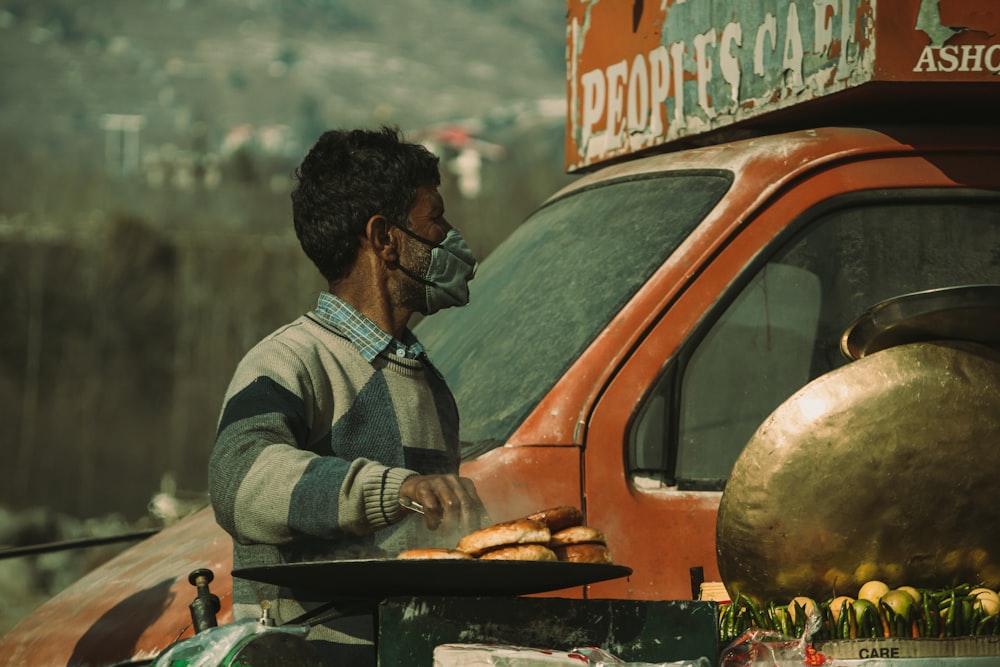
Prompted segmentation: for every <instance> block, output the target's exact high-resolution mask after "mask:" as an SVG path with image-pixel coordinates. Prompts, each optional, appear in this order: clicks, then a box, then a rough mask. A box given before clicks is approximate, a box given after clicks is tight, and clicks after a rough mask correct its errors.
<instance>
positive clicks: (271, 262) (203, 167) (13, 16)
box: [0, 0, 569, 632]
mask: <svg viewBox="0 0 1000 667" xmlns="http://www.w3.org/2000/svg"><path fill="white" fill-rule="evenodd" d="M564 44H565V3H564V2H563V1H562V0H381V1H379V2H371V0H143V2H135V1H133V0H99V1H97V2H87V3H81V2H78V1H77V0H4V2H3V3H0V64H2V69H0V151H2V154H3V156H4V158H3V161H2V167H0V168H2V170H3V173H2V178H0V294H2V295H3V307H2V308H0V419H2V421H3V424H4V428H3V431H2V433H0V451H2V454H3V457H4V460H5V461H6V463H5V465H4V466H2V472H0V548H2V547H5V546H6V547H9V546H17V545H19V544H32V543H38V542H44V541H47V540H59V539H66V538H68V537H78V536H80V535H83V534H93V533H95V532H101V531H104V532H109V533H115V532H122V531H124V530H127V529H129V528H130V527H134V526H136V525H139V524H141V523H142V522H143V521H149V520H150V517H151V515H154V517H153V518H155V519H156V520H160V521H168V520H170V518H171V515H172V513H176V512H178V511H180V510H179V509H178V508H180V507H183V500H184V498H185V497H190V498H191V499H192V500H191V502H199V501H203V499H204V489H205V486H206V473H205V466H206V460H207V456H208V452H209V450H210V448H211V446H212V440H213V436H214V430H215V421H216V419H217V416H218V410H219V407H220V402H221V398H222V395H223V392H224V390H225V387H226V384H227V383H228V381H229V377H230V374H231V373H232V371H233V368H234V367H235V364H236V362H237V361H238V360H239V358H240V357H241V356H242V355H243V353H244V352H245V351H246V350H247V349H248V348H249V347H250V346H251V345H252V344H254V343H255V342H256V341H257V340H258V339H259V338H260V337H262V336H263V335H265V334H267V333H269V332H270V331H272V330H273V329H275V328H276V327H277V326H279V325H280V324H282V323H284V322H286V321H288V320H290V319H291V318H293V317H295V316H297V315H298V314H300V313H301V312H303V311H305V310H307V309H309V308H310V307H311V306H312V305H313V304H314V302H315V296H316V293H317V291H318V290H319V289H321V288H322V287H323V283H322V281H321V280H320V276H319V275H318V273H317V272H316V270H315V269H314V268H313V267H312V266H311V265H310V264H309V263H308V261H307V260H305V258H304V256H302V253H301V250H300V249H299V247H298V243H297V241H296V239H295V237H294V234H293V232H292V229H291V222H290V212H289V210H290V205H289V199H288V194H289V192H290V174H291V172H292V170H293V169H294V167H295V165H296V164H297V163H298V161H299V160H300V159H301V157H302V156H303V155H304V153H305V151H306V150H308V148H309V146H310V145H311V144H312V142H313V141H314V140H315V138H316V137H318V135H319V134H320V133H321V132H322V131H323V130H324V129H327V128H330V127H355V126H365V127H375V126H378V125H381V124H389V125H397V126H399V127H400V128H401V129H402V130H403V131H404V132H406V133H407V135H408V136H409V137H411V138H412V139H413V140H418V141H422V142H425V143H426V144H428V146H429V147H430V148H431V149H432V150H434V151H435V152H436V153H438V154H439V155H440V156H441V157H442V171H443V176H444V179H445V180H444V183H443V186H442V191H443V194H444V196H445V198H446V201H447V206H448V210H449V218H450V219H451V220H452V222H453V223H454V224H456V225H457V226H459V227H460V228H461V229H462V230H463V232H464V234H465V235H466V237H467V238H468V239H469V242H470V245H471V246H472V247H473V249H474V250H475V251H476V252H477V253H478V254H479V256H480V257H485V256H486V255H488V254H489V252H490V251H491V250H492V248H493V247H495V245H496V244H497V243H498V242H499V241H501V240H502V239H503V238H505V237H506V236H507V234H508V233H509V232H510V231H511V230H512V229H513V228H514V227H515V226H516V225H517V224H519V223H520V222H521V220H523V218H524V217H525V216H526V215H527V214H528V213H529V212H530V211H531V210H532V209H533V208H534V207H536V206H537V205H538V204H539V203H540V202H541V201H542V200H543V199H544V198H545V197H546V196H547V195H549V194H551V193H552V192H554V191H555V190H556V189H558V188H559V187H561V186H562V185H564V184H565V183H567V182H568V180H569V177H568V176H566V175H565V174H564V173H563V169H562V151H563V132H564V129H563V128H564V118H565V104H564V86H565V49H564ZM185 494H187V496H185ZM154 496H155V497H157V498H159V499H161V500H162V499H163V498H166V499H168V500H170V499H173V500H177V501H178V502H176V503H174V505H170V504H169V503H168V504H167V505H163V504H162V503H160V504H157V503H154V502H152V501H153V499H154ZM95 517H99V518H102V519H101V520H99V521H97V523H96V524H95V523H94V522H95ZM88 522H89V523H88ZM52 558H55V556H52V557H50V560H49V561H48V562H50V565H49V566H47V568H43V569H45V571H46V572H47V574H44V575H39V574H37V572H36V573H35V574H33V575H31V576H33V577H35V578H36V579H37V578H38V577H39V576H43V577H45V578H46V582H47V583H46V586H47V588H46V589H45V590H46V591H47V592H53V590H54V589H58V588H59V586H60V585H62V584H63V583H68V582H65V581H63V582H60V581H59V580H58V579H59V578H58V577H56V576H55V574H53V573H55V572H61V571H66V570H67V568H66V567H65V563H61V562H60V561H58V560H52ZM14 560H18V559H14ZM25 560H27V559H20V560H19V561H18V562H21V561H25ZM7 562H8V563H10V562H13V560H11V561H7ZM33 562H34V561H33ZM38 562H42V561H38ZM2 563H3V561H0V564H2ZM22 564H23V563H22ZM36 564H37V563H36ZM18 567H21V565H18ZM25 567H27V566H26V565H25ZM67 576H72V575H71V574H70V575H67ZM27 578H28V579H30V577H27ZM24 585H25V586H27V585H28V584H24ZM25 595H27V593H25ZM4 597H5V601H7V602H8V603H9V602H10V601H11V600H12V599H14V597H16V596H13V597H12V596H11V595H6V596H4ZM4 628H5V626H4V624H3V619H2V618H0V632H2V631H3V630H4Z"/></svg>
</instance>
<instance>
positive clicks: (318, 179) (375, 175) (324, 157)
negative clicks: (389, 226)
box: [292, 127, 441, 282]
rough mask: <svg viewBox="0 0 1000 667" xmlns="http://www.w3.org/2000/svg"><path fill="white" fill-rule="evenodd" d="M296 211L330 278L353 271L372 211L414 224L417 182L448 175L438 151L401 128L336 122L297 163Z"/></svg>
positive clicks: (309, 249) (300, 229)
mask: <svg viewBox="0 0 1000 667" xmlns="http://www.w3.org/2000/svg"><path fill="white" fill-rule="evenodd" d="M295 178H296V181H297V182H296V185H295V189H294V190H293V191H292V219H293V221H294V223H295V235H296V236H298V238H299V243H301V244H302V249H303V250H304V251H305V253H306V255H307V256H308V257H309V259H311V260H312V262H313V264H315V265H316V268H318V269H319V271H320V273H322V274H323V277H324V278H326V279H327V280H328V281H330V282H334V281H337V280H340V279H341V278H343V277H344V276H346V275H347V274H348V272H349V271H350V269H351V267H352V266H353V265H354V260H355V259H356V258H357V255H358V248H359V247H360V243H361V238H362V237H363V236H364V235H365V226H366V225H367V223H368V220H369V219H370V218H371V217H372V216H373V215H378V214H381V215H384V216H385V217H386V218H387V219H388V220H390V221H391V222H395V223H398V224H402V225H407V226H408V225H409V222H408V220H407V213H408V212H409V210H410V208H411V207H412V206H413V202H414V199H415V196H416V189H417V188H418V187H421V186H433V187H437V186H438V185H439V184H440V182H441V173H440V171H439V169H438V158H437V157H436V156H435V155H434V154H433V153H431V152H430V151H428V150H427V149H426V148H424V147H423V146H421V145H419V144H411V143H406V142H405V141H404V140H403V137H402V134H401V132H400V131H399V129H398V128H389V127H382V128H380V129H379V130H330V131H328V132H325V133H324V134H323V135H322V136H321V137H320V138H319V139H318V140H317V141H316V143H315V144H314V145H313V147H312V148H311V149H310V150H309V153H308V154H307V155H306V157H305V159H304V160H303V161H302V164H301V165H299V167H298V168H297V169H296V170H295Z"/></svg>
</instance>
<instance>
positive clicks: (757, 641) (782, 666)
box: [719, 614, 829, 667]
mask: <svg viewBox="0 0 1000 667" xmlns="http://www.w3.org/2000/svg"><path fill="white" fill-rule="evenodd" d="M822 624H823V618H822V617H821V616H820V615H819V614H810V615H809V618H808V619H807V620H806V627H805V630H804V631H803V632H802V636H801V637H789V636H787V635H783V634H780V633H777V632H773V631H771V630H760V629H757V628H750V629H749V630H747V631H746V632H744V633H743V634H742V635H740V636H739V637H737V638H736V639H734V640H733V641H732V642H731V643H730V644H729V646H727V647H726V648H725V649H723V651H722V655H721V657H720V658H719V667H737V666H739V665H774V666H776V667H786V666H788V667H791V666H792V665H795V667H799V666H800V665H825V664H827V663H828V662H829V660H828V659H827V657H826V656H824V655H823V654H822V653H820V652H819V651H817V650H816V649H815V648H813V646H812V644H811V643H810V640H811V639H812V636H813V635H814V634H816V632H817V631H818V630H819V629H820V627H821V626H822Z"/></svg>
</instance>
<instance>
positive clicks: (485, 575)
mask: <svg viewBox="0 0 1000 667" xmlns="http://www.w3.org/2000/svg"><path fill="white" fill-rule="evenodd" d="M631 574H632V569H631V568H628V567H625V566H623V565H609V564H598V563H570V562H564V561H503V560H438V559H426V560H422V559H412V560H410V559H394V558H389V559H358V560H332V561H316V562H310V563H289V564H283V565H270V566H262V567H248V568H242V569H238V570H233V576H234V577H240V578H241V579H250V580H252V581H259V582H263V583H267V584H276V585H278V586H286V587H288V588H294V589H297V590H303V591H309V592H310V593H313V594H320V595H326V596H329V597H350V598H371V599H382V598H387V597H395V596H411V595H412V596H417V595H442V596H487V595H528V594H531V593H545V592H549V591H557V590H561V589H564V588H572V587H574V586H582V585H584V584H592V583H596V582H598V581H606V580H608V579H617V578H619V577H627V576H629V575H631Z"/></svg>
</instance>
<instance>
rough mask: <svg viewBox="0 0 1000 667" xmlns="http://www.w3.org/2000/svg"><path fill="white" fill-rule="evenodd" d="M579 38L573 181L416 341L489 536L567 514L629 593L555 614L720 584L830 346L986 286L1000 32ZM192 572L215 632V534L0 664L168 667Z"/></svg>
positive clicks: (43, 630) (764, 19) (724, 19)
mask: <svg viewBox="0 0 1000 667" xmlns="http://www.w3.org/2000/svg"><path fill="white" fill-rule="evenodd" d="M727 4H729V5H732V7H727V6H726V5H727ZM666 5H669V6H666ZM567 41H568V50H567V60H568V62H567V65H568V77H567V87H568V89H567V99H568V102H569V106H568V123H567V134H566V146H567V154H566V168H567V170H568V171H571V172H574V173H579V174H580V178H579V179H577V180H576V181H575V182H574V183H573V184H571V185H570V186H568V187H567V188H565V189H564V190H562V191H561V192H558V193H556V194H554V195H553V196H552V197H551V198H550V199H549V200H548V201H546V202H545V203H544V204H543V205H542V206H541V207H539V209H538V210H537V211H536V212H535V213H533V214H532V215H531V216H530V217H529V218H528V220H526V221H525V222H524V224H523V225H522V226H521V227H520V228H519V229H518V230H517V231H515V232H514V233H513V234H512V235H511V237H510V238H509V239H508V240H507V241H506V242H505V243H503V244H502V245H501V246H500V247H499V248H498V249H497V250H496V251H494V252H493V253H492V254H491V255H490V257H489V258H487V259H486V261H484V262H483V265H482V267H481V269H480V272H479V274H478V276H477V278H476V280H475V281H474V282H473V283H472V303H471V305H470V306H469V307H467V308H464V309H457V310H451V311H445V312H442V313H440V314H438V315H435V317H433V318H428V319H427V320H425V321H424V322H422V323H421V324H420V325H419V327H418V329H417V334H418V336H419V337H420V338H421V340H422V341H423V342H424V343H425V345H426V346H427V348H428V349H429V350H430V354H431V356H432V358H433V360H434V361H435V363H436V364H437V365H438V367H439V368H440V369H441V371H442V372H443V373H444V375H445V376H446V378H447V379H448V381H449V383H450V385H451V386H452V389H453V390H454V392H455V395H456V399H457V401H458V404H459V407H460V410H461V414H462V438H463V440H464V441H466V442H467V443H468V444H467V447H466V451H465V462H464V463H463V472H464V474H466V475H468V476H470V477H472V478H473V479H474V480H475V481H476V483H477V486H478V488H479V490H480V494H481V496H482V497H483V499H484V501H485V503H486V505H487V507H488V509H489V510H490V512H491V515H492V516H493V518H494V519H496V520H503V519H507V518H513V517H516V516H520V515H523V514H526V513H529V512H532V511H535V510H538V509H540V508H543V507H548V506H554V505H561V504H572V505H577V506H580V507H582V508H583V509H584V511H585V515H586V520H587V522H588V523H589V524H591V525H594V526H598V527H600V528H601V529H603V530H604V532H605V533H606V534H607V537H608V543H609V546H610V549H611V551H612V553H613V556H614V560H615V562H617V563H621V564H624V565H627V566H628V567H630V568H632V571H633V573H632V575H631V576H629V577H627V578H621V579H615V580H611V581H606V582H602V583H598V584H592V585H589V586H585V587H579V588H575V589H571V590H565V591H560V592H558V593H557V595H560V596H571V597H589V598H620V599H635V600H679V599H690V598H691V597H692V595H693V591H692V581H691V572H692V568H700V569H701V572H702V573H703V575H704V577H705V578H706V579H708V580H717V579H719V577H720V573H719V569H718V566H717V562H716V557H717V553H716V543H715V536H716V517H717V513H718V508H719V503H720V499H721V497H722V493H723V490H724V488H725V483H726V480H727V477H728V475H729V472H730V470H731V469H732V467H733V464H734V461H736V459H737V457H738V456H739V454H740V452H741V450H742V449H743V447H744V445H745V444H746V442H747V441H748V439H749V438H750V437H751V436H752V435H753V433H754V431H755V429H756V428H757V427H758V426H759V425H760V424H761V423H762V422H763V421H764V420H765V419H766V418H767V416H768V415H769V414H770V413H771V412H772V411H773V410H775V408H777V407H778V406H779V405H780V404H781V403H782V402H783V401H784V400H786V399H787V398H788V397H789V396H791V395H792V394H793V393H794V392H795V391H796V390H798V389H800V388H801V387H803V386H804V385H806V384H807V383H809V382H810V381H811V380H813V379H815V378H817V377H819V376H821V375H823V374H825V373H828V372H830V371H831V370H833V369H836V368H838V367H840V366H843V365H844V364H846V363H848V360H847V359H846V358H845V357H844V355H843V354H842V353H841V350H840V342H841V337H842V334H843V332H844V330H845V327H847V326H848V325H849V324H850V323H851V322H852V321H853V320H854V318H856V317H857V316H858V315H859V314H861V313H862V312H863V311H865V309H867V308H869V307H870V306H872V305H873V304H876V303H879V302H880V301H883V300H884V299H888V298H891V297H895V296H898V295H900V294H907V293H912V292H918V291H923V290H931V289H937V288H944V287H950V286H955V285H970V284H985V283H994V284H996V283H1000V253H998V252H997V249H998V248H1000V131H998V129H997V127H996V123H995V117H994V116H995V109H996V108H997V103H998V102H1000V94H998V85H997V77H998V76H1000V8H998V7H996V5H995V3H992V2H989V1H987V0H983V1H980V2H974V1H966V2H949V1H948V0H939V1H938V2H927V1H924V2H921V1H919V0H897V1H895V2H882V1H877V0H821V1H818V2H809V3H801V2H791V1H789V0H771V1H768V2H758V3H721V2H719V3H712V2H699V1H698V0H688V1H687V2H674V3H663V6H661V5H660V3H652V2H646V3H643V2H639V1H636V2H631V3H624V2H618V3H609V2H596V1H595V2H584V1H578V0H571V1H570V2H569V3H568V12H567ZM196 568H209V569H212V570H213V571H214V572H215V575H216V578H215V581H214V582H213V583H212V589H213V592H214V593H215V594H217V595H218V596H219V597H220V599H221V602H222V610H221V612H220V615H219V622H220V623H225V622H227V621H228V620H229V619H230V618H231V616H230V610H229V592H230V586H231V578H230V570H231V555H230V543H229V538H228V536H227V535H225V534H224V533H223V532H222V531H221V530H220V529H219V528H218V527H216V526H215V524H214V520H213V516H212V514H211V512H210V510H205V511H202V512H201V513H199V514H196V515H194V516H193V517H190V518H189V519H187V520H185V521H183V522H181V523H180V524H178V525H176V526H173V527H171V528H170V529H168V530H167V531H164V532H163V533H161V534H159V535H157V536H155V537H154V538H151V539H149V540H147V541H145V542H143V543H142V544H140V545H138V546H136V547H134V548H133V549H130V550H129V551H128V552H126V553H125V554H124V555H123V556H121V557H119V558H118V559H116V560H114V561H112V562H110V563H108V564H107V565H105V566H104V567H102V568H100V569H98V570H96V571H94V572H92V573H90V574H89V575H87V576H86V577H85V578H84V579H82V580H81V581H80V582H78V583H77V584H75V585H74V586H72V587H70V588H69V589H68V590H66V591H65V592H63V593H62V594H60V595H58V596H56V597H55V598H53V599H52V600H51V601H49V602H48V603H46V604H45V605H43V606H42V607H41V608H40V609H38V610H37V611H36V612H35V613H34V614H33V615H32V616H30V617H28V618H26V619H25V620H24V621H23V622H22V623H21V624H20V625H19V626H17V627H16V628H14V629H13V630H12V631H11V632H10V633H8V634H7V635H6V636H5V637H3V638H2V639H0V662H3V663H4V664H115V663H125V662H127V661H129V660H136V661H138V660H141V659H143V658H145V659H148V658H149V657H151V656H155V655H156V654H157V653H158V652H160V651H162V650H164V649H165V648H166V647H167V646H168V645H170V644H171V643H172V642H175V641H176V640H177V639H179V638H181V637H184V636H189V635H190V634H191V633H192V632H193V629H192V621H191V615H190V612H189V609H188V605H189V604H190V603H191V600H192V597H193V589H192V587H191V586H190V584H189V583H188V575H189V573H190V572H191V571H192V570H194V569H196Z"/></svg>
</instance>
